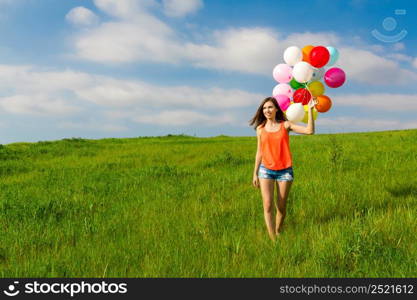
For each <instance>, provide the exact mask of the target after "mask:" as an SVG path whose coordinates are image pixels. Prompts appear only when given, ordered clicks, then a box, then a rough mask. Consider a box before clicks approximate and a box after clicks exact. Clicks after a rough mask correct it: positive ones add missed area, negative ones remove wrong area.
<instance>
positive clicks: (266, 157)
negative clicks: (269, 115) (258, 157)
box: [261, 122, 292, 170]
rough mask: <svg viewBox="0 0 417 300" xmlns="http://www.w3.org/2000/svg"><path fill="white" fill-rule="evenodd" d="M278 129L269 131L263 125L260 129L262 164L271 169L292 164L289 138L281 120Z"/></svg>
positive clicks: (278, 168)
mask: <svg viewBox="0 0 417 300" xmlns="http://www.w3.org/2000/svg"><path fill="white" fill-rule="evenodd" d="M279 127H280V128H279V130H278V131H274V132H269V131H266V130H265V125H264V127H262V129H261V153H262V164H263V165H264V166H265V167H266V168H268V169H271V170H282V169H286V168H289V167H291V166H292V160H291V152H290V139H289V136H288V132H287V130H286V129H285V127H284V122H281V126H279Z"/></svg>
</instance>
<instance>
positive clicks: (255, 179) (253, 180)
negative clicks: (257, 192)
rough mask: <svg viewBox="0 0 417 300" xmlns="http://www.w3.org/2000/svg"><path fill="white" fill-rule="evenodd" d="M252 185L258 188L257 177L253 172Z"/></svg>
mask: <svg viewBox="0 0 417 300" xmlns="http://www.w3.org/2000/svg"><path fill="white" fill-rule="evenodd" d="M252 185H253V186H254V187H256V188H259V178H258V175H256V174H253V179H252Z"/></svg>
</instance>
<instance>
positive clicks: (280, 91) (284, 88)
mask: <svg viewBox="0 0 417 300" xmlns="http://www.w3.org/2000/svg"><path fill="white" fill-rule="evenodd" d="M293 94H294V91H293V89H292V88H291V86H290V85H289V84H286V83H280V84H277V85H276V86H275V87H274V90H273V91H272V96H276V95H285V96H287V97H288V98H292V95H293Z"/></svg>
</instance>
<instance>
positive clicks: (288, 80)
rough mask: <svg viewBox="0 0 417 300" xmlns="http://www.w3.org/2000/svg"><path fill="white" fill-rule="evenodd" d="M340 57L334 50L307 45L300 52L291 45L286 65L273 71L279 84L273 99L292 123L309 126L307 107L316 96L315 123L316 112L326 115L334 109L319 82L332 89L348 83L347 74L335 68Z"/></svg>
mask: <svg viewBox="0 0 417 300" xmlns="http://www.w3.org/2000/svg"><path fill="white" fill-rule="evenodd" d="M338 58H339V51H338V50H337V49H336V48H334V47H324V46H316V47H315V46H312V45H308V46H305V47H303V48H302V49H300V48H298V47H296V46H291V47H288V48H287V49H286V50H285V52H284V61H285V64H278V65H277V66H276V67H275V68H274V70H273V72H272V75H273V77H274V79H275V80H276V81H277V82H278V85H276V86H275V88H274V90H273V91H272V96H273V97H274V98H275V99H277V102H278V104H279V106H280V108H281V109H282V111H284V113H285V115H286V117H287V119H288V120H289V121H292V122H300V121H303V122H304V123H307V121H308V115H307V113H306V112H307V110H308V106H307V104H308V102H309V101H310V99H311V98H313V97H314V98H316V100H317V104H316V105H315V108H314V109H313V118H314V120H316V119H317V112H320V113H325V112H327V111H328V110H329V109H330V108H331V107H332V101H331V99H330V98H329V97H328V96H326V95H324V92H325V86H324V84H323V83H322V82H321V81H320V80H321V79H322V78H323V79H324V83H325V84H326V85H327V86H328V87H329V88H338V87H340V86H342V85H343V84H344V83H345V81H346V74H345V72H344V71H343V70H342V69H341V68H337V67H332V66H333V65H334V64H335V63H336V61H337V60H338ZM326 68H327V69H326Z"/></svg>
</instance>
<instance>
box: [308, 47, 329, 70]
mask: <svg viewBox="0 0 417 300" xmlns="http://www.w3.org/2000/svg"><path fill="white" fill-rule="evenodd" d="M329 59H330V53H329V50H327V48H326V47H323V46H317V47H314V48H313V49H312V50H311V52H310V64H311V65H312V66H313V67H316V68H321V67H324V66H325V65H326V64H327V63H328V62H329Z"/></svg>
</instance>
